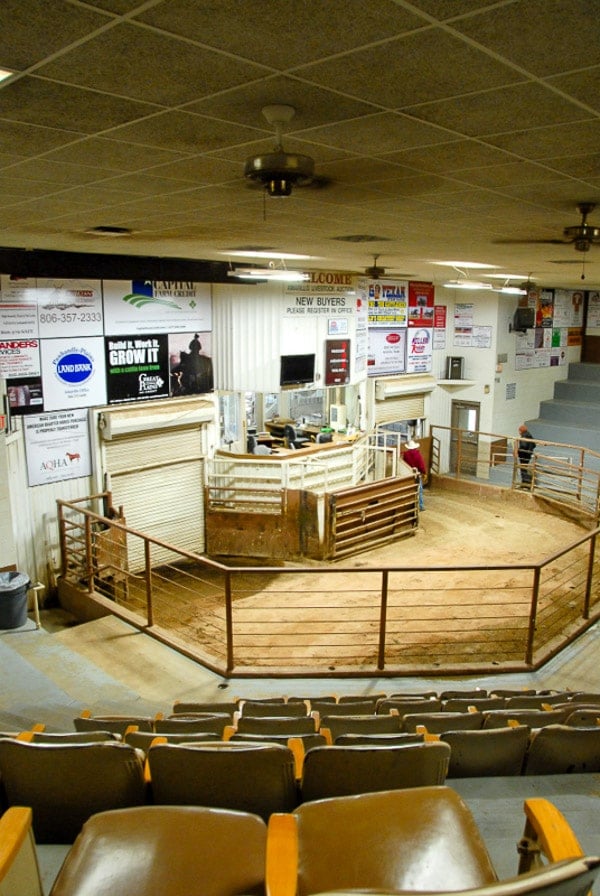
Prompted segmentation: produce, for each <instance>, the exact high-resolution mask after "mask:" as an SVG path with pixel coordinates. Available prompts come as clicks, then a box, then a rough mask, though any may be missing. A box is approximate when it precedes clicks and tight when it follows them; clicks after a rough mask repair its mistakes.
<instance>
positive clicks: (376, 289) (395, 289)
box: [367, 280, 408, 327]
mask: <svg viewBox="0 0 600 896" xmlns="http://www.w3.org/2000/svg"><path fill="white" fill-rule="evenodd" d="M367 290H368V302H369V327H405V326H406V324H407V315H408V298H407V296H408V281H407V280H396V281H393V280H370V281H369V284H368V288H367Z"/></svg>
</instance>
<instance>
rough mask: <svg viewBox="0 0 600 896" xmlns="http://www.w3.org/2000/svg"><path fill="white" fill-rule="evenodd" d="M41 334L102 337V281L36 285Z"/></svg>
mask: <svg viewBox="0 0 600 896" xmlns="http://www.w3.org/2000/svg"><path fill="white" fill-rule="evenodd" d="M35 295H36V299H37V306H38V323H39V334H40V336H42V337H46V338H55V337H60V336H62V335H63V334H64V333H65V332H68V333H70V334H71V335H72V336H101V335H102V331H103V320H102V287H101V283H100V280H63V279H42V280H38V281H37V289H36V293H35Z"/></svg>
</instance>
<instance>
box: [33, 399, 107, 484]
mask: <svg viewBox="0 0 600 896" xmlns="http://www.w3.org/2000/svg"><path fill="white" fill-rule="evenodd" d="M24 430H25V452H26V456H27V476H28V480H29V485H46V484H47V483H49V482H62V481H63V480H65V479H77V478H79V477H80V476H90V475H91V473H92V461H91V452H90V438H89V427H88V420H87V411H85V410H83V409H79V410H75V411H64V412H62V413H58V414H42V415H40V416H36V417H27V418H25V420H24Z"/></svg>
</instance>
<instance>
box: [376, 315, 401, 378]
mask: <svg viewBox="0 0 600 896" xmlns="http://www.w3.org/2000/svg"><path fill="white" fill-rule="evenodd" d="M406 332H407V331H406V329H405V328H404V327H398V328H395V329H393V328H390V329H386V330H384V329H377V328H376V329H373V330H369V360H368V365H367V373H368V375H369V376H383V375H385V374H388V373H404V372H405V370H406Z"/></svg>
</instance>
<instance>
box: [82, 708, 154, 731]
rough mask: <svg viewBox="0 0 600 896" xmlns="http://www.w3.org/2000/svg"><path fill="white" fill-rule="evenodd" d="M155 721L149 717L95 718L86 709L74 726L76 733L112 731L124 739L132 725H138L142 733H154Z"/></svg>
mask: <svg viewBox="0 0 600 896" xmlns="http://www.w3.org/2000/svg"><path fill="white" fill-rule="evenodd" d="M154 721H155V720H154V718H150V717H148V716H94V715H92V714H91V712H90V711H89V710H87V709H86V710H84V711H83V712H82V713H81V715H79V716H77V718H75V719H73V724H74V726H75V731H110V732H111V733H112V734H120V735H121V737H122V736H123V735H124V734H125V731H126V730H127V728H129V727H130V726H131V725H137V727H138V729H139V730H140V731H154Z"/></svg>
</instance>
